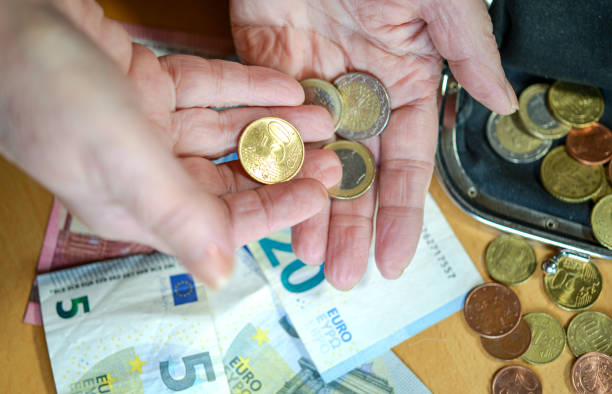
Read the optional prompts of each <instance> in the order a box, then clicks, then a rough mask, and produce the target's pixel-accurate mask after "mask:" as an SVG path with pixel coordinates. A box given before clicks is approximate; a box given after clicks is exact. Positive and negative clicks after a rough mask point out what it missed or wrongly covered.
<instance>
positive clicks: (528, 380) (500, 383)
mask: <svg viewBox="0 0 612 394" xmlns="http://www.w3.org/2000/svg"><path fill="white" fill-rule="evenodd" d="M491 392H492V393H493V394H510V393H512V394H542V383H540V379H539V378H538V375H536V374H535V372H533V371H532V370H531V369H529V368H527V367H523V366H522V365H509V366H507V367H504V368H502V369H500V370H499V371H497V373H496V374H495V376H493V384H492V385H491Z"/></svg>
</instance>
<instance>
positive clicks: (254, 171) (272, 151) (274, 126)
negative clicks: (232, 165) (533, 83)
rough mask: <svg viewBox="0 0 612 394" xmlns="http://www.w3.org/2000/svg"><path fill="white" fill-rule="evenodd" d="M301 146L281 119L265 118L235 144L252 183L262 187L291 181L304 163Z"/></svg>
mask: <svg viewBox="0 0 612 394" xmlns="http://www.w3.org/2000/svg"><path fill="white" fill-rule="evenodd" d="M304 153H305V151H304V142H303V141H302V137H301V136H300V133H299V132H298V131H297V129H296V128H295V127H294V126H293V125H292V124H291V123H289V122H287V121H286V120H284V119H280V118H274V117H265V118H260V119H257V120H255V121H253V122H251V123H250V124H249V125H248V126H247V127H246V128H245V129H244V131H243V132H242V135H241V136H240V140H239V141H238V157H239V159H240V164H242V167H243V168H244V170H245V171H246V172H247V174H249V175H250V176H251V177H252V178H253V179H255V180H256V181H258V182H261V183H265V184H272V183H279V182H285V181H288V180H289V179H291V178H293V177H294V176H295V175H296V174H297V173H298V172H299V171H300V168H302V163H303V162H304Z"/></svg>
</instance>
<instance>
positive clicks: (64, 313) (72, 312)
mask: <svg viewBox="0 0 612 394" xmlns="http://www.w3.org/2000/svg"><path fill="white" fill-rule="evenodd" d="M70 301H71V302H72V307H71V308H70V309H69V310H65V309H64V307H63V306H62V301H58V302H57V304H55V309H56V310H57V314H58V315H59V317H61V318H62V319H70V318H71V317H74V316H76V314H77V313H79V304H83V313H87V312H89V299H88V298H87V296H83V297H78V298H73V299H72V300H70Z"/></svg>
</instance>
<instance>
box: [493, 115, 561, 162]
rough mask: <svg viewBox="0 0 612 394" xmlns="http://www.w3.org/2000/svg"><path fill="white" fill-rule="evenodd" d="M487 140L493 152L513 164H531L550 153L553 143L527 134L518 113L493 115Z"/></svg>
mask: <svg viewBox="0 0 612 394" xmlns="http://www.w3.org/2000/svg"><path fill="white" fill-rule="evenodd" d="M487 139H488V140H489V144H490V145H491V147H492V148H493V150H494V151H495V152H496V153H497V154H498V155H500V156H501V157H502V159H504V160H507V161H509V162H511V163H517V164H522V163H531V162H533V161H536V160H538V159H540V158H541V157H542V156H544V155H545V154H546V152H548V150H549V149H550V146H551V145H552V141H550V140H541V139H538V138H535V137H532V136H531V135H529V134H527V132H526V130H525V129H524V126H523V125H522V123H521V120H520V119H518V115H517V114H516V113H514V114H512V115H499V114H496V113H491V116H489V120H488V122H487Z"/></svg>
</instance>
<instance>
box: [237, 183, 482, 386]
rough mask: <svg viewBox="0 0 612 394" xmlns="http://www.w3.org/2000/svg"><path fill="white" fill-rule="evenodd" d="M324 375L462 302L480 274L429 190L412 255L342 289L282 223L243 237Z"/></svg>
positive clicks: (336, 372) (358, 361)
mask: <svg viewBox="0 0 612 394" xmlns="http://www.w3.org/2000/svg"><path fill="white" fill-rule="evenodd" d="M248 248H249V250H250V251H251V252H252V254H253V256H254V257H255V259H256V260H257V262H258V263H259V265H260V267H261V268H262V270H263V272H264V274H265V276H266V278H267V279H268V281H269V282H270V284H271V286H272V288H273V290H274V292H275V293H276V294H277V295H278V297H279V298H280V300H281V303H282V305H283V307H284V308H285V310H286V311H287V314H288V315H289V317H290V318H291V321H292V322H293V325H294V327H295V329H296V331H297V333H298V334H299V336H300V338H301V340H302V342H303V343H304V346H305V347H306V349H307V351H308V353H309V355H310V357H311V359H312V361H313V363H314V365H315V366H316V368H317V370H318V371H319V372H320V374H321V376H322V378H323V380H324V381H326V382H329V381H332V380H334V379H336V378H338V377H339V376H342V375H343V374H345V373H347V372H348V371H350V370H352V369H354V368H356V367H357V366H359V365H361V364H363V363H365V362H367V361H368V360H371V359H372V358H374V357H376V356H377V355H379V354H382V353H383V352H385V351H387V350H388V349H390V348H391V347H393V346H395V345H397V344H398V343H400V342H402V341H403V340H405V339H407V338H409V337H411V336H413V335H415V334H417V333H418V332H420V331H422V330H424V329H426V328H427V327H429V326H431V325H433V324H435V323H437V322H438V321H440V320H442V319H444V318H446V317H448V316H449V315H451V314H453V313H455V312H457V311H458V310H460V309H461V308H462V305H463V303H464V300H465V297H466V295H467V293H468V291H469V290H470V289H472V288H473V287H474V286H476V285H478V284H480V283H482V278H481V277H480V274H479V273H478V271H477V270H476V268H475V267H474V265H473V264H472V262H471V260H470V258H469V257H468V255H467V254H466V252H465V250H464V249H463V247H462V246H461V244H460V243H459V241H458V240H457V238H456V237H455V234H454V233H453V231H452V229H451V228H450V226H449V225H448V223H447V222H446V219H445V218H444V216H443V215H442V213H441V212H440V209H439V208H438V206H437V205H436V203H435V201H434V200H433V198H432V197H431V196H430V195H428V196H427V199H426V204H425V219H424V226H423V233H422V235H421V240H420V242H419V246H418V248H417V251H416V254H415V256H414V259H413V260H412V263H411V264H410V265H409V266H408V268H407V269H406V270H405V272H404V273H403V275H402V277H401V278H399V279H397V280H386V279H384V278H383V277H382V276H381V275H380V273H379V272H378V270H377V269H376V264H375V261H374V256H373V251H371V253H370V261H369V265H368V271H367V272H366V275H365V277H364V278H363V279H362V280H361V282H360V283H359V284H357V286H355V287H354V288H353V289H351V290H350V291H347V292H343V291H339V290H336V289H334V288H333V287H332V286H331V285H330V284H329V283H327V282H326V281H325V276H324V272H323V266H322V265H321V266H319V267H313V266H307V265H305V264H304V263H302V262H301V261H300V260H299V259H297V257H296V256H295V254H294V253H293V252H292V249H291V233H290V232H289V231H282V232H279V233H276V234H273V235H271V236H269V237H267V238H263V239H261V240H259V241H257V242H253V243H251V244H249V245H248Z"/></svg>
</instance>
